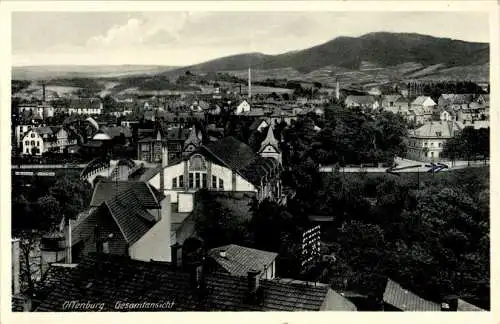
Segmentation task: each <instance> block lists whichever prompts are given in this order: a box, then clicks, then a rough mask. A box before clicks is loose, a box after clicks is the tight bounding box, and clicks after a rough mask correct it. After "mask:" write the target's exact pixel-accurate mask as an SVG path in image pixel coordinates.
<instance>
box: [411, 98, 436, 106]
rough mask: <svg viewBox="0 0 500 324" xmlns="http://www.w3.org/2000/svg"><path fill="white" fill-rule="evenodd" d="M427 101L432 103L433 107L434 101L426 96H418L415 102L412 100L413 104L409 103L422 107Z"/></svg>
mask: <svg viewBox="0 0 500 324" xmlns="http://www.w3.org/2000/svg"><path fill="white" fill-rule="evenodd" d="M427 100H430V101H431V102H432V103H431V105H432V104H433V105H435V104H436V103H435V102H434V100H432V99H431V97H428V96H419V97H417V98H416V99H415V100H413V102H412V103H411V104H412V105H419V106H420V105H423V104H424V103H425V101H427Z"/></svg>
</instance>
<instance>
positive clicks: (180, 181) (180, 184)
mask: <svg viewBox="0 0 500 324" xmlns="http://www.w3.org/2000/svg"><path fill="white" fill-rule="evenodd" d="M179 188H184V176H183V175H180V176H179Z"/></svg>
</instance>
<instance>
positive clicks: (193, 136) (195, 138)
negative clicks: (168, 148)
mask: <svg viewBox="0 0 500 324" xmlns="http://www.w3.org/2000/svg"><path fill="white" fill-rule="evenodd" d="M202 140H203V136H202V134H201V131H199V130H198V129H197V127H196V125H193V127H192V128H191V132H190V133H189V137H188V138H187V139H186V141H185V142H184V146H183V149H182V155H183V156H188V155H190V154H191V153H193V152H194V151H195V150H196V149H197V148H198V147H200V146H201V144H202Z"/></svg>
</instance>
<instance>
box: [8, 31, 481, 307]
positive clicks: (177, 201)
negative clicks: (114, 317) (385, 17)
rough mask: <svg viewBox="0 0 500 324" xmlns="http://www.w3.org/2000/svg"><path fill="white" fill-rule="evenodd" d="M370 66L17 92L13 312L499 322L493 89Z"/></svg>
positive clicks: (155, 76) (183, 73) (43, 86)
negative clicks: (419, 314)
mask: <svg viewBox="0 0 500 324" xmlns="http://www.w3.org/2000/svg"><path fill="white" fill-rule="evenodd" d="M394 35H396V34H394ZM363 37H381V38H383V37H386V38H387V39H390V37H393V36H392V34H387V33H381V34H376V33H375V34H369V35H368V36H363ZM397 37H407V36H397ZM408 37H410V36H408ZM412 37H413V36H412ZM422 37H423V36H422ZM370 44H371V43H370ZM384 44H385V43H384ZM346 46H347V45H346ZM457 46H458V45H457ZM447 48H448V47H447ZM450 48H451V47H450ZM475 53H479V50H478V52H475ZM299 54H300V52H299ZM290 55H292V54H290ZM477 55H478V56H479V54H477ZM220 60H223V59H220ZM254 60H256V59H255V58H254ZM231 62H232V63H231V64H236V63H234V62H233V61H231ZM359 63H360V64H359V71H362V72H352V71H347V68H345V69H344V70H341V69H335V68H331V69H330V68H322V69H321V73H319V72H317V73H316V72H315V73H309V74H307V78H305V77H293V76H286V75H285V74H284V72H283V70H280V71H281V75H280V74H279V73H278V72H276V70H273V73H274V75H271V73H270V72H269V70H266V69H264V68H262V67H259V65H258V64H257V63H255V61H254V63H252V62H249V63H248V64H247V65H246V66H245V69H244V70H241V69H240V70H239V72H238V73H235V72H228V70H227V69H222V68H220V69H214V70H210V71H206V70H205V71H204V70H203V69H202V68H196V66H194V67H183V68H178V69H174V70H168V71H167V72H165V73H153V72H148V73H149V74H129V75H121V76H116V75H112V76H78V75H76V74H75V75H76V76H75V75H63V74H62V75H60V76H56V77H26V76H25V77H19V78H16V77H15V76H14V74H13V79H12V95H11V99H12V100H11V101H12V105H11V147H12V150H11V178H12V194H11V199H12V217H11V224H12V231H11V233H12V240H11V246H12V311H16V312H61V311H69V312H72V311H73V312H74V311H163V312H165V311H386V312H387V311H403V312H405V311H410V312H411V311H436V312H440V311H447V312H450V311H451V312H456V311H489V309H490V281H489V278H490V241H489V232H490V227H489V219H490V205H489V201H490V191H489V187H490V179H489V176H490V175H489V160H490V82H489V78H487V77H486V78H483V77H480V78H479V77H478V78H474V79H471V78H467V77H456V78H446V79H439V78H432V79H428V78H425V77H420V75H427V74H425V73H431V72H432V71H431V72H425V71H427V70H429V69H427V68H426V67H424V66H423V65H418V66H415V63H408V64H406V65H404V64H402V65H401V66H403V67H401V66H400V68H401V69H405V71H410V72H405V73H407V74H405V75H411V77H401V76H400V77H395V76H390V77H385V76H384V77H383V80H382V79H381V77H380V74H383V72H380V70H381V69H382V68H380V67H375V66H373V63H370V62H365V61H362V62H359ZM218 64H221V63H220V62H218ZM263 64H264V63H263ZM349 64H350V63H349ZM216 66H218V65H216ZM434 68H435V69H440V67H434ZM394 69H395V68H394ZM346 71H347V72H346ZM366 71H371V72H366ZM373 71H376V72H373ZM391 71H392V70H391ZM429 71H430V70H429ZM445 72H448V71H445ZM363 73H365V76H366V75H368V73H376V75H377V77H378V79H376V78H375V79H373V78H372V79H371V80H364V79H363V78H362V77H361V75H362V74H363ZM391 73H392V72H391ZM443 73H444V72H443ZM374 75H375V74H374ZM455 76H456V75H455Z"/></svg>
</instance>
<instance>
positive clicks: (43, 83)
mask: <svg viewBox="0 0 500 324" xmlns="http://www.w3.org/2000/svg"><path fill="white" fill-rule="evenodd" d="M42 102H45V81H44V82H42Z"/></svg>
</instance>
